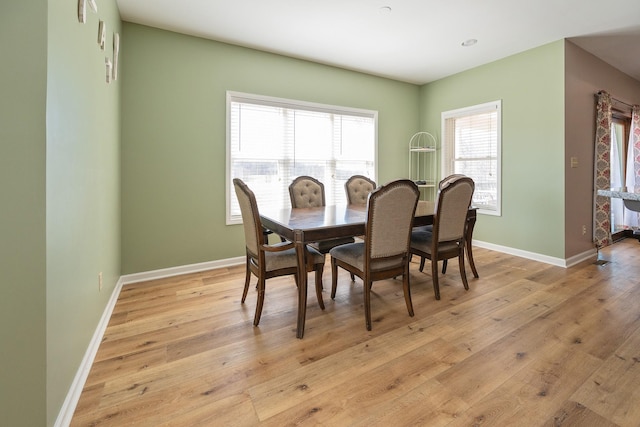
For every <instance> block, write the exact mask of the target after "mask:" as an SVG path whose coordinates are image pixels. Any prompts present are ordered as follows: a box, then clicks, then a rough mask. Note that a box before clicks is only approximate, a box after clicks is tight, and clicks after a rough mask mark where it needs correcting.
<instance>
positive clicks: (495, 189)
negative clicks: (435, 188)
mask: <svg viewBox="0 0 640 427" xmlns="http://www.w3.org/2000/svg"><path fill="white" fill-rule="evenodd" d="M501 110H502V101H494V102H488V103H486V104H481V105H476V106H473V107H467V108H461V109H458V110H452V111H446V112H443V113H442V141H443V144H442V176H443V177H445V176H448V175H450V174H453V173H461V174H464V175H467V176H469V177H471V178H472V179H473V181H474V182H475V186H476V188H475V192H474V193H473V201H472V204H473V205H474V206H476V207H478V212H479V213H484V214H489V215H500V214H501V212H500V211H501V203H500V199H501V189H500V187H501V179H500V173H501V172H500V163H501V149H500V145H501V132H500V130H501V125H500V121H501V116H502V111H501Z"/></svg>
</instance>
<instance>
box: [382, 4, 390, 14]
mask: <svg viewBox="0 0 640 427" xmlns="http://www.w3.org/2000/svg"><path fill="white" fill-rule="evenodd" d="M389 12H391V6H382V7H381V8H380V13H389Z"/></svg>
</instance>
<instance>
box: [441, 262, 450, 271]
mask: <svg viewBox="0 0 640 427" xmlns="http://www.w3.org/2000/svg"><path fill="white" fill-rule="evenodd" d="M447 261H449V260H448V259H445V260H443V261H442V274H444V273H446V272H447Z"/></svg>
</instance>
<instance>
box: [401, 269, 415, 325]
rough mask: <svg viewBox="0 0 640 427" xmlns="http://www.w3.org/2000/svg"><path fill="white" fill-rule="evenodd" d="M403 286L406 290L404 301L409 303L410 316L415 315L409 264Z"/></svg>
mask: <svg viewBox="0 0 640 427" xmlns="http://www.w3.org/2000/svg"><path fill="white" fill-rule="evenodd" d="M402 279H403V280H402V287H403V290H404V302H405V303H406V304H407V311H408V312H409V316H411V317H413V303H412V302H411V286H410V285H409V265H407V267H406V268H405V272H404V275H403V278H402Z"/></svg>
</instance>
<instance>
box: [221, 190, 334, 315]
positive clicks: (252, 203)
mask: <svg viewBox="0 0 640 427" xmlns="http://www.w3.org/2000/svg"><path fill="white" fill-rule="evenodd" d="M233 186H234V187H235V191H236V196H237V197H238V203H239V204H240V211H241V212H242V224H243V226H244V237H245V244H246V257H247V261H246V277H245V283H244V292H243V293H242V303H244V301H245V299H246V297H247V292H248V290H249V282H250V281H251V274H252V273H253V274H254V275H255V276H256V277H257V278H258V285H257V288H258V301H257V304H256V313H255V316H254V317H253V324H254V326H258V323H260V315H261V314H262V306H263V304H264V292H265V282H266V279H270V278H272V277H277V276H285V275H294V277H295V278H296V284H297V273H298V258H297V256H296V250H295V248H294V245H293V243H290V242H280V243H277V244H274V245H269V244H267V241H266V237H265V234H264V233H263V229H262V223H261V221H260V214H259V212H258V205H257V203H256V198H255V195H254V194H253V191H251V189H250V188H249V187H248V186H247V185H246V184H245V183H244V182H243V181H242V180H240V179H238V178H236V179H234V180H233ZM308 250H309V255H308V256H309V258H310V260H311V261H310V262H309V263H308V265H307V271H315V272H316V283H315V285H316V296H317V297H318V304H320V307H321V308H322V309H324V303H323V301H322V273H323V270H324V255H323V254H321V253H319V252H318V251H316V250H315V249H312V248H308Z"/></svg>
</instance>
